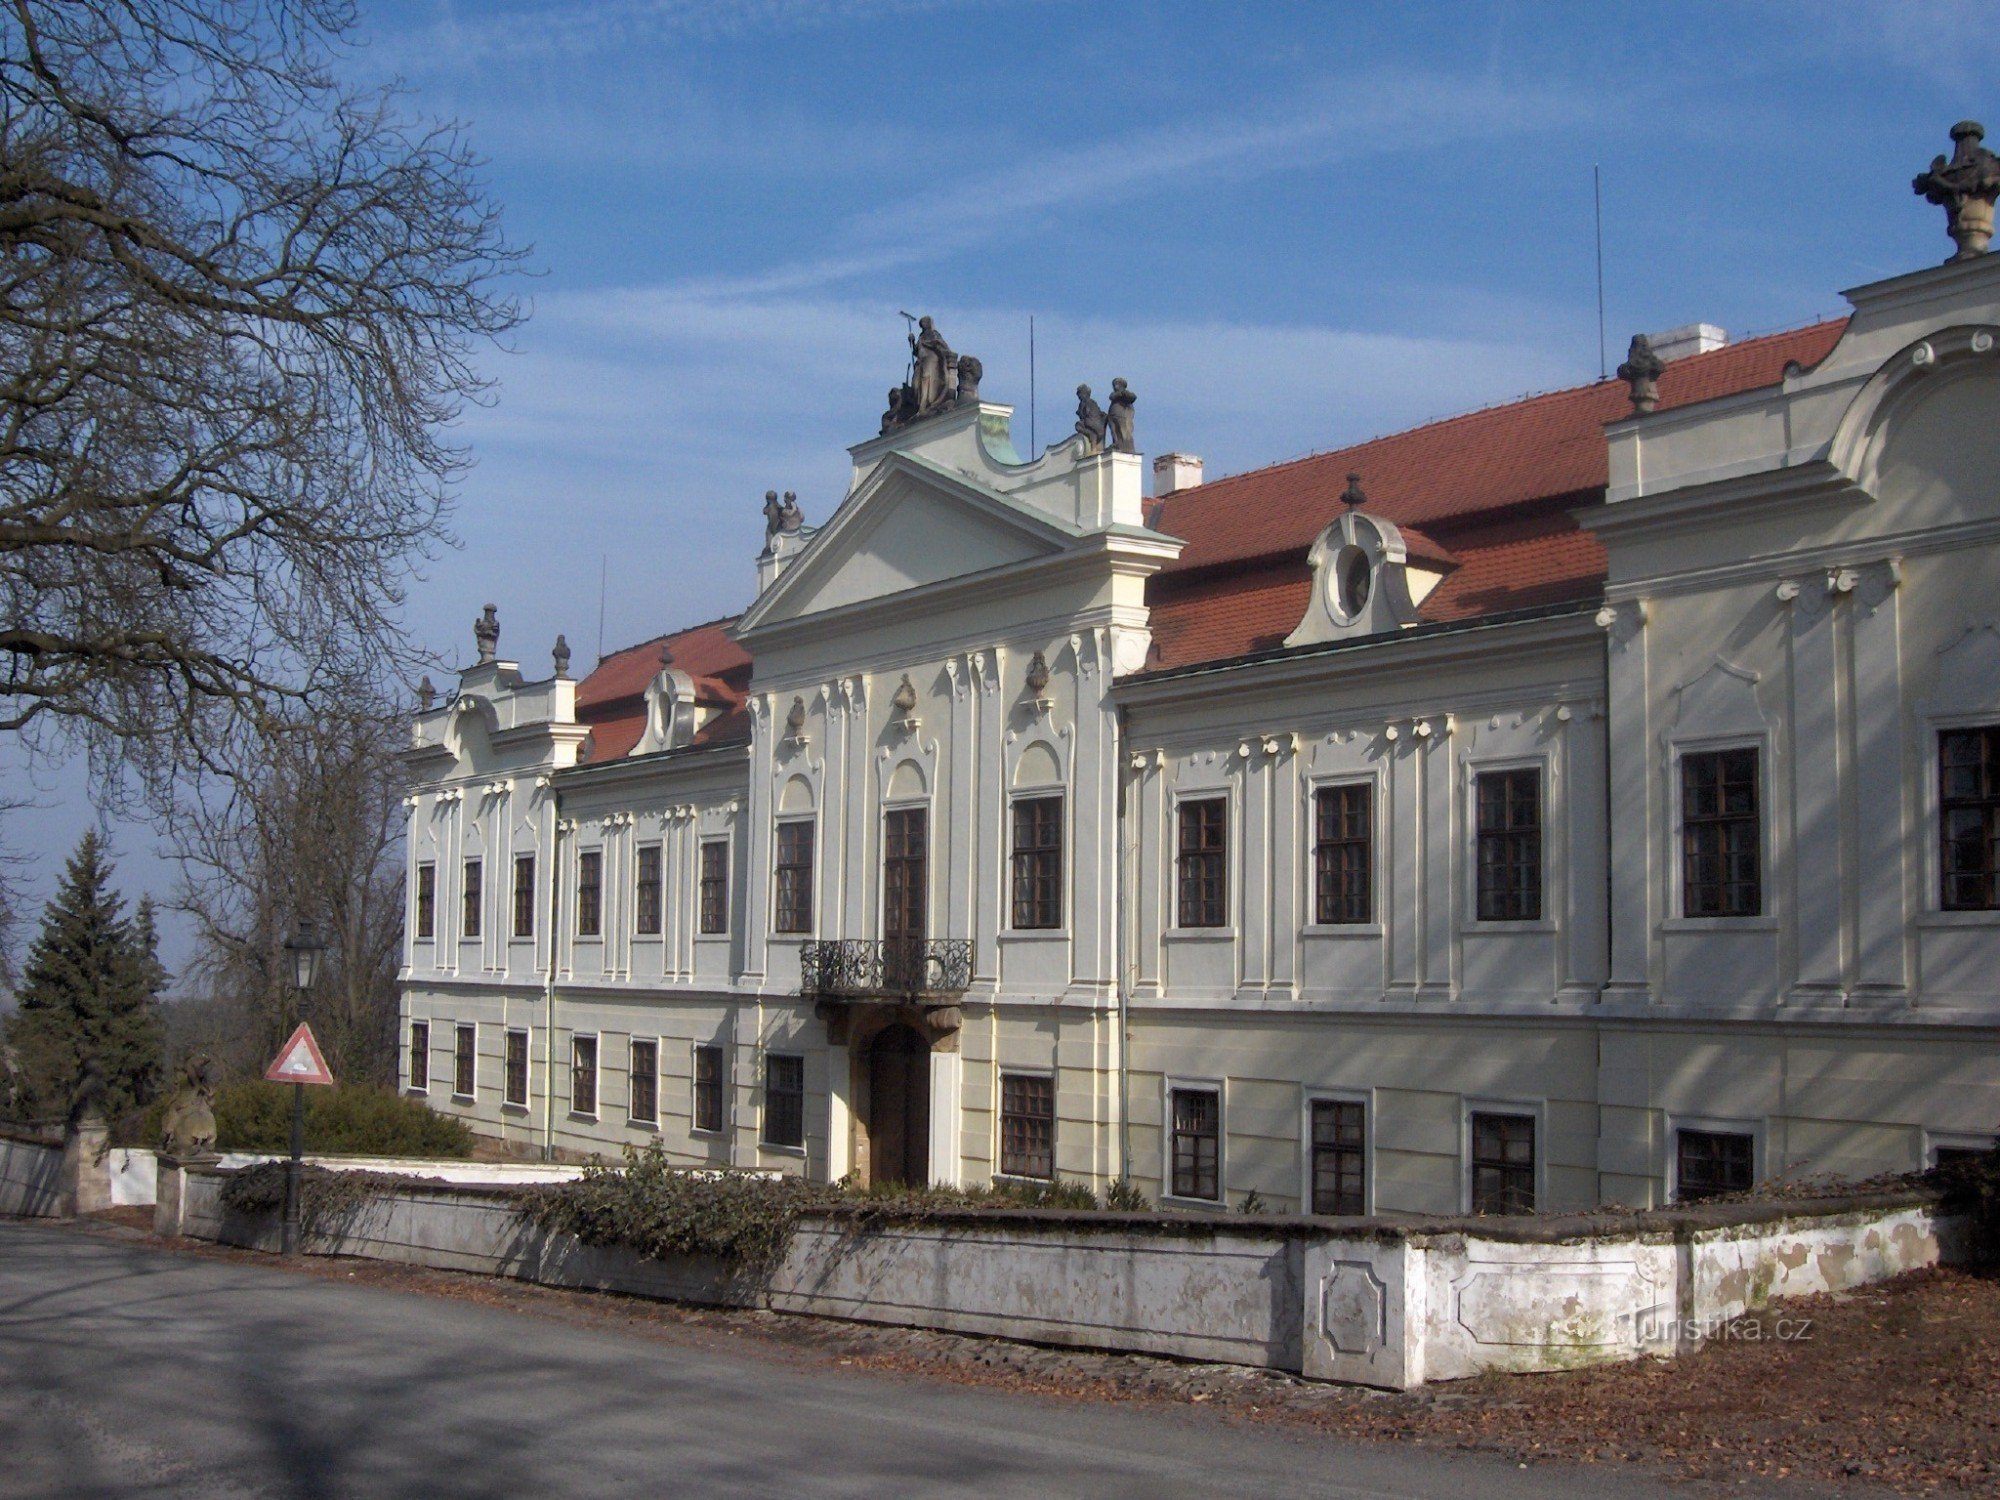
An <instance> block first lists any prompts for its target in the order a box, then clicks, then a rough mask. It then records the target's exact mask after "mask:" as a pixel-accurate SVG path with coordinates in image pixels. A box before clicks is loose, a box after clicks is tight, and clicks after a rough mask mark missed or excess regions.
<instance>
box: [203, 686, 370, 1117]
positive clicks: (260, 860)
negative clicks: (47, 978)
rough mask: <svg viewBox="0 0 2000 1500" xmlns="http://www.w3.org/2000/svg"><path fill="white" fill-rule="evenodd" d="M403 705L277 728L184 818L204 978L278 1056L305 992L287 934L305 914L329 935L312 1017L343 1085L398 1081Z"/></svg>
mask: <svg viewBox="0 0 2000 1500" xmlns="http://www.w3.org/2000/svg"><path fill="white" fill-rule="evenodd" d="M407 725H408V720H407V714H406V713H403V714H399V713H396V712H394V711H393V710H392V709H391V708H390V706H389V705H387V704H379V705H378V706H375V707H372V708H369V709H366V710H356V711H349V712H346V713H337V714H335V713H329V714H324V715H318V716H314V717H312V718H309V719H305V720H302V721H299V722H297V723H294V724H292V725H290V726H288V727H285V728H283V729H278V730H274V731H273V732H271V733H268V734H266V735H265V736H263V737H262V738H261V740H260V741H259V742H258V745H257V747H256V748H257V750H258V754H257V755H255V756H254V757H253V758H250V759H249V760H248V761H247V762H246V764H245V766H244V767H243V768H242V769H241V770H239V771H235V772H232V773H229V775H228V776H226V777H218V778H215V785H216V786H217V787H221V786H224V785H226V786H227V789H228V795H227V796H222V795H212V796H211V797H210V798H209V799H208V800H207V801H206V802H205V803H204V804H203V805H201V806H197V807H192V808H189V809H187V810H185V811H184V812H183V813H182V814H181V815H180V816H179V817H178V818H177V819H176V820H175V822H174V825H173V829H172V832H171V834H170V847H171V848H172V850H173V852H174V853H175V855H176V856H177V857H178V858H179V860H180V865H181V872H182V882H181V889H180V891H179V892H178V894H177V898H176V904H177V905H178V906H179V907H180V908H181V909H182V910H184V911H186V912H188V913H189V914H190V915H191V916H192V917H193V919H194V924H195V939H196V954H195V960H194V964H193V975H192V977H193V979H194V981H195V984H194V989H195V990H196V992H198V993H205V994H206V995H207V996H208V997H209V1005H210V1008H211V1009H212V1010H215V1011H217V1012H218V1013H221V1014H237V1015H241V1016H242V1017H244V1018H245V1021H246V1022H247V1030H248V1033H249V1034H248V1036H247V1037H246V1038H245V1044H246V1046H247V1048H248V1050H249V1055H250V1056H251V1057H253V1058H269V1057H270V1056H272V1055H273V1054H274V1053H275V1052H276V1050H277V1047H278V1046H279V1044H280V1043H281V1042H282V1041H283V1040H284V1037H285V1034H286V1032H287V1030H288V1029H289V1027H290V1026H291V1024H292V1018H293V1016H294V1015H295V1014H296V1012H297V1005H298V996H297V993H296V990H295V989H294V987H293V971H292V966H291V963H290V956H289V955H288V954H287V953H286V951H285V946H284V945H285V940H286V939H287V938H289V937H291V936H292V934H293V932H294V930H295V927H296V924H297V923H298V922H299V921H300V920H305V921H310V922H312V923H313V924H314V925H315V928H316V929H317V932H318V934H319V936H320V937H321V939H322V940H323V941H325V942H326V943H327V944H328V951H327V954H326V957H325V959H324V961H323V963H322V965H321V973H320V977H319V982H318V984H317V986H316V987H315V989H314V991H313V993H312V994H311V995H309V996H308V997H307V998H306V1001H305V1008H304V1015H305V1018H306V1019H307V1020H309V1021H311V1022H312V1026H313V1032H314V1034H315V1035H316V1036H317V1037H318V1038H319V1041H320V1044H321V1047H322V1048H323V1049H324V1051H325V1052H326V1054H327V1061H328V1063H329V1064H330V1065H331V1066H332V1068H333V1070H334V1076H335V1077H337V1078H339V1079H341V1080H342V1081H343V1082H346V1081H354V1082H373V1083H386V1082H392V1081H393V1080H394V1077H395V1045H396V1043H395V1035H396V973H397V969H398V968H399V966H400V964H401V956H402V938H403V835H404V830H405V826H406V820H407V812H406V810H405V808H404V806H403V792H404V777H403V772H402V768H401V766H400V765H399V764H398V762H397V761H396V759H395V753H394V752H395V750H396V748H397V746H398V745H399V744H400V743H403V742H404V740H403V739H402V738H400V737H402V736H407V733H408V728H407Z"/></svg>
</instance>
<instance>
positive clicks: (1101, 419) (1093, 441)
mask: <svg viewBox="0 0 2000 1500" xmlns="http://www.w3.org/2000/svg"><path fill="white" fill-rule="evenodd" d="M1107 420H1108V419H1107V418H1106V417H1105V415H1104V408H1103V407H1101V406H1099V405H1098V404H1097V401H1096V399H1095V398H1094V397H1092V395H1091V394H1090V387H1089V386H1087V385H1080V386H1078V387H1077V388H1076V435H1077V436H1078V437H1080V438H1082V439H1083V451H1084V452H1085V453H1102V452H1103V451H1104V431H1105V426H1106V424H1107Z"/></svg>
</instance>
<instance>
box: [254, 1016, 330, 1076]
mask: <svg viewBox="0 0 2000 1500" xmlns="http://www.w3.org/2000/svg"><path fill="white" fill-rule="evenodd" d="M264 1076H265V1077H266V1078H268V1079H270V1080H271V1082H273V1083H332V1082H333V1074H332V1073H330V1072H329V1071H327V1066H326V1059H325V1058H324V1057H321V1056H320V1055H319V1043H318V1042H316V1041H314V1040H313V1034H312V1027H310V1026H308V1025H306V1023H305V1022H303V1021H301V1022H299V1029H298V1030H297V1031H295V1032H293V1033H292V1039H291V1040H290V1041H288V1042H286V1043H285V1045H284V1046H282V1047H280V1048H279V1049H278V1059H277V1061H276V1062H274V1063H272V1064H271V1066H270V1067H268V1068H266V1069H265V1070H264Z"/></svg>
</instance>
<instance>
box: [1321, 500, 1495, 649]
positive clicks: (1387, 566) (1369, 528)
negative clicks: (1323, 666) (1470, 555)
mask: <svg viewBox="0 0 2000 1500" xmlns="http://www.w3.org/2000/svg"><path fill="white" fill-rule="evenodd" d="M1340 498H1341V500H1342V502H1343V503H1344V504H1345V506H1346V509H1345V511H1344V512H1343V513H1342V514H1341V515H1339V516H1337V517H1335V518H1334V520H1333V521H1332V523H1331V524H1330V525H1328V526H1327V528H1326V529H1325V530H1324V531H1322V532H1321V533H1320V534H1319V536H1318V538H1317V539H1316V540H1315V541H1314V542H1313V545H1312V551H1311V552H1309V553H1308V554H1307V556H1306V562H1307V565H1308V566H1309V567H1311V569H1312V590H1311V592H1310V594H1309V595H1308V596H1307V599H1306V612H1305V617H1304V618H1303V619H1301V620H1300V621H1299V624H1298V628H1297V629H1296V630H1294V631H1293V632H1292V633H1291V634H1290V635H1288V636H1286V637H1285V644H1286V645H1287V646H1316V645H1319V644H1321V643H1323V642H1326V641H1338V640H1345V639H1347V638H1349V637H1353V636H1365V635H1383V634H1387V633H1389V632H1391V631H1396V630H1402V629H1405V628H1406V627H1408V626H1411V625H1414V624H1416V623H1417V609H1418V606H1420V605H1421V604H1422V603H1423V602H1424V600H1425V599H1426V598H1428V597H1429V596H1430V592H1431V590H1432V589H1434V588H1436V587H1437V586H1438V584H1439V583H1441V582H1442V581H1443V580H1444V576H1445V574H1446V573H1448V572H1449V571H1451V569H1452V568H1454V567H1456V566H1457V564H1456V563H1455V562H1454V561H1453V560H1452V558H1451V555H1450V554H1449V553H1448V552H1446V551H1445V550H1444V549H1443V548H1442V547H1439V546H1438V545H1437V544H1435V543H1434V542H1432V541H1430V539H1429V538H1427V537H1425V536H1423V535H1422V534H1421V533H1419V532H1416V531H1414V530H1410V531H1405V530H1404V528H1402V527H1399V526H1398V525H1396V523H1395V522H1393V521H1390V520H1388V519H1386V518H1385V517H1382V516H1378V515H1370V514H1369V513H1368V512H1367V511H1366V510H1364V509H1363V506H1365V505H1366V503H1367V499H1368V497H1367V495H1366V494H1364V493H1363V491H1362V489H1361V476H1360V475H1359V474H1349V475H1348V476H1347V490H1346V492H1345V493H1344V494H1342V495H1341V497H1340Z"/></svg>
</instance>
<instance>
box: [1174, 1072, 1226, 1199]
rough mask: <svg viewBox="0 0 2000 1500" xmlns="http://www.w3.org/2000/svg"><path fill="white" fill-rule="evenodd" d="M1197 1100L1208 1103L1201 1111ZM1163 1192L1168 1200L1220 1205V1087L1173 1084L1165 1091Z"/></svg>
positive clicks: (1213, 1085) (1201, 1084)
mask: <svg viewBox="0 0 2000 1500" xmlns="http://www.w3.org/2000/svg"><path fill="white" fill-rule="evenodd" d="M1201 1100H1207V1101H1208V1104H1207V1107H1206V1109H1205V1110H1204V1109H1203V1108H1202V1107H1201V1105H1200V1104H1199V1101H1201ZM1183 1101H1185V1102H1186V1104H1187V1106H1188V1107H1187V1108H1186V1109H1183V1107H1182V1105H1183ZM1167 1188H1168V1193H1169V1196H1171V1197H1174V1198H1179V1199H1182V1200H1184V1201H1186V1202H1190V1203H1220V1202H1222V1195H1223V1182H1222V1088H1221V1085H1219V1084H1212V1083H1176V1084H1173V1085H1171V1086H1170V1087H1169V1088H1168V1089H1167Z"/></svg>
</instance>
